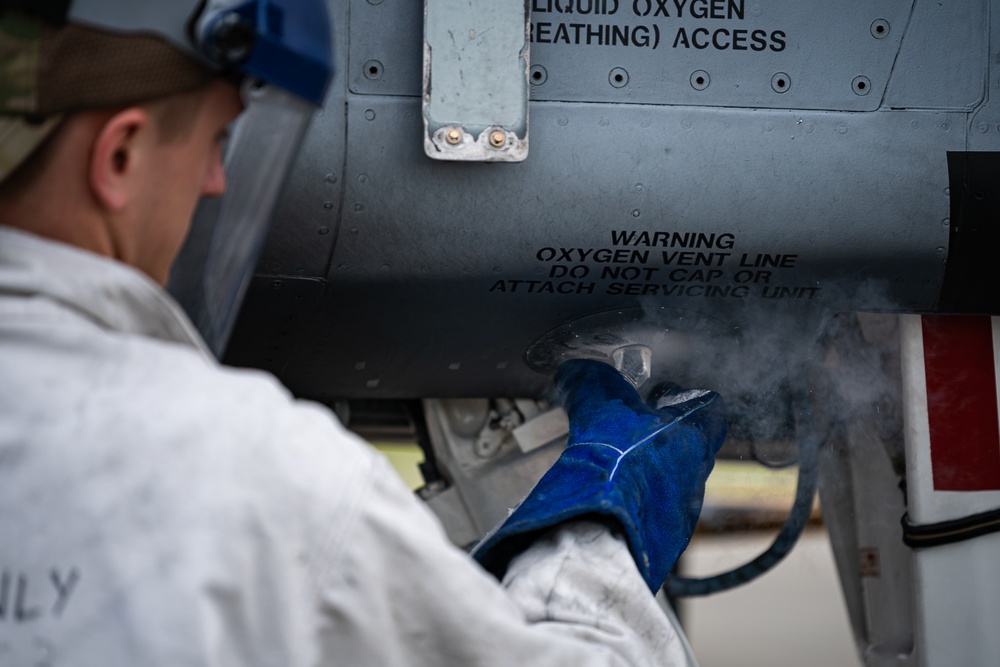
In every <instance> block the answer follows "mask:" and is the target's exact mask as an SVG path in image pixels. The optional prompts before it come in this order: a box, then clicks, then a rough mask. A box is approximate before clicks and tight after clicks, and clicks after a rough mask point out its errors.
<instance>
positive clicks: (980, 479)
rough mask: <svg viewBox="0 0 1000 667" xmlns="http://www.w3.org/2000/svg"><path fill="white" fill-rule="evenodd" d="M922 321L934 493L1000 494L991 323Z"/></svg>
mask: <svg viewBox="0 0 1000 667" xmlns="http://www.w3.org/2000/svg"><path fill="white" fill-rule="evenodd" d="M921 319H922V325H923V334H924V367H925V369H926V373H927V417H928V421H929V422H930V436H931V468H932V470H933V473H934V489H935V490H938V491H991V490H1000V424H998V419H997V385H996V375H995V372H994V364H993V328H992V325H991V323H990V318H989V317H968V316H946V315H944V316H938V315H934V316H927V315H925V316H924V317H922V318H921Z"/></svg>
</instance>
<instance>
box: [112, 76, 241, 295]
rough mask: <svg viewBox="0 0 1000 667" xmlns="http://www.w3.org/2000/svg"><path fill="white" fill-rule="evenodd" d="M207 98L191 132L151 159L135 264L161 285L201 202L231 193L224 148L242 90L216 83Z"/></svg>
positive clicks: (160, 147) (157, 148)
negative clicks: (226, 173)
mask: <svg viewBox="0 0 1000 667" xmlns="http://www.w3.org/2000/svg"><path fill="white" fill-rule="evenodd" d="M204 95H205V96H204V99H203V100H202V103H201V105H200V107H199V108H198V111H197V115H196V117H195V119H194V122H193V126H192V127H191V129H190V131H188V132H185V133H184V134H183V136H182V137H179V138H175V139H171V140H169V141H157V142H156V143H155V145H152V146H151V148H150V150H149V152H148V154H147V155H148V156H149V157H150V158H151V161H150V163H149V164H147V165H146V167H147V173H148V174H149V176H148V177H147V178H146V179H144V188H143V189H144V192H142V193H141V194H140V201H141V202H142V205H141V206H140V207H139V209H138V210H139V211H140V212H141V213H140V215H139V216H138V217H137V219H136V220H134V224H135V225H136V232H137V238H138V239H139V242H138V244H137V247H136V257H135V258H134V261H133V262H131V263H133V264H134V265H135V266H136V268H139V269H140V270H142V271H143V272H145V273H146V274H147V275H149V276H150V277H151V278H153V279H154V280H156V281H157V282H159V283H160V284H166V281H167V278H168V276H169V274H170V266H171V264H173V261H174V259H175V258H176V256H177V253H178V252H179V251H180V248H181V245H182V244H183V242H184V238H185V237H186V236H187V233H188V229H189V228H190V226H191V216H192V215H193V214H194V209H195V207H196V206H197V204H198V200H199V199H200V198H201V197H203V196H209V197H218V196H221V195H222V193H223V192H224V191H225V189H226V176H225V173H224V172H223V170H222V156H221V144H222V140H223V138H224V137H225V135H226V128H227V126H228V125H229V124H230V123H231V122H232V121H233V120H234V119H235V118H236V116H237V115H239V113H240V111H241V110H242V109H243V104H242V102H241V101H240V96H239V92H238V91H237V89H236V87H235V86H233V85H231V84H228V83H225V82H223V81H216V82H213V83H211V84H210V85H209V86H208V88H207V89H206V91H205V93H204Z"/></svg>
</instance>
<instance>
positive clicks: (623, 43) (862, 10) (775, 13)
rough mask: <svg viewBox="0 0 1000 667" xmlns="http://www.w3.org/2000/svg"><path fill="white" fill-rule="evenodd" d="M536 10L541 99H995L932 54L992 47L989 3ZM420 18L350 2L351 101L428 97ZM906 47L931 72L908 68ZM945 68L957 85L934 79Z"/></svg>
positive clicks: (655, 3)
mask: <svg viewBox="0 0 1000 667" xmlns="http://www.w3.org/2000/svg"><path fill="white" fill-rule="evenodd" d="M481 4H486V3H481ZM530 10H531V24H530V34H529V38H530V42H531V65H530V68H529V74H528V80H529V81H530V88H531V92H530V97H531V99H532V100H533V101H563V102H612V103H624V104H671V105H690V106H726V107H744V108H770V109H815V110H830V111H833V110H837V111H873V110H875V109H878V108H880V106H882V105H883V103H885V102H888V103H890V105H891V106H893V107H906V108H955V107H956V106H959V107H965V106H967V105H968V104H972V103H975V102H976V100H977V99H978V98H979V97H980V96H981V94H982V77H983V72H982V70H981V68H972V69H970V68H968V67H967V65H963V66H962V67H956V66H955V63H954V62H953V61H951V60H948V61H947V62H946V63H945V64H944V65H939V64H935V63H936V62H937V61H941V60H942V58H943V57H944V56H943V55H942V53H943V52H942V50H941V49H936V48H934V47H933V45H934V44H936V43H937V42H936V41H935V40H936V39H937V38H935V33H934V30H939V29H943V28H942V26H944V25H947V26H948V30H949V31H950V32H949V34H950V35H953V37H954V39H955V40H956V43H961V44H962V45H963V48H962V49H953V50H950V51H949V50H946V51H947V53H948V54H951V53H952V52H954V53H955V54H956V55H954V57H955V58H958V57H959V56H958V55H957V54H964V53H966V52H967V51H968V50H969V49H968V45H969V44H971V43H975V44H977V45H982V47H979V46H977V47H976V48H985V44H986V42H985V37H984V35H985V33H986V27H985V26H986V24H987V22H985V21H984V15H985V9H984V7H983V3H979V2H969V3H958V4H956V3H948V4H946V5H945V6H943V7H940V8H939V7H938V6H937V5H936V4H932V5H918V6H914V3H913V1H912V0H884V1H883V2H879V3H875V4H872V3H868V4H864V5H859V4H858V3H856V2H853V1H852V0H828V1H827V2H802V1H801V0H725V1H723V0H532V1H531V5H530ZM482 11H484V10H482V9H480V12H482ZM420 20H421V17H420V6H419V5H417V6H413V5H412V4H411V3H391V2H378V3H376V4H372V3H371V2H369V0H351V12H350V21H351V35H352V39H351V44H350V68H351V75H350V89H351V92H353V93H356V94H364V95H368V94H376V95H413V96H416V95H419V94H420V91H421V62H422V60H421V52H420V49H421V35H420V32H419V31H415V30H413V29H412V26H413V25H414V22H419V21H420ZM904 36H907V40H904ZM901 47H902V48H903V49H904V50H906V51H907V58H906V62H908V63H913V66H915V67H917V66H918V67H919V69H917V70H908V71H906V72H902V73H901V72H900V71H899V70H898V68H896V67H895V66H896V65H897V64H898V63H899V62H902V61H900V60H898V58H899V56H900V53H901ZM947 57H948V58H951V57H952V56H951V55H948V56H947ZM371 61H375V62H377V63H378V65H377V66H376V69H375V70H374V72H373V71H370V70H368V69H365V64H366V63H369V62H371ZM939 70H940V71H941V72H942V73H944V72H947V73H948V74H949V76H937V75H935V76H934V78H933V80H932V81H930V80H929V79H928V73H930V72H938V71H939ZM901 77H902V79H904V80H901V81H896V89H895V90H892V89H888V90H887V88H888V84H889V81H890V79H892V80H893V81H895V80H896V79H899V78H901ZM887 95H889V97H887Z"/></svg>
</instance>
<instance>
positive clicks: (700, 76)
mask: <svg viewBox="0 0 1000 667" xmlns="http://www.w3.org/2000/svg"><path fill="white" fill-rule="evenodd" d="M711 81H712V79H711V77H710V76H708V72H706V71H705V70H703V69H699V70H695V71H694V72H692V73H691V87H692V88H694V89H695V90H705V89H706V88H708V84H709V83H711Z"/></svg>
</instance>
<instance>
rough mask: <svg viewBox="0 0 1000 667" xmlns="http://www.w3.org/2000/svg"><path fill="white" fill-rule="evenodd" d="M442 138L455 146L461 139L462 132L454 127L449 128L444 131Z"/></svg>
mask: <svg viewBox="0 0 1000 667" xmlns="http://www.w3.org/2000/svg"><path fill="white" fill-rule="evenodd" d="M444 140H445V141H447V142H448V143H449V144H451V145H452V146H457V145H458V144H459V143H460V142H461V141H462V133H461V132H459V131H458V130H456V129H455V128H451V129H450V130H448V131H447V132H446V133H445V135H444Z"/></svg>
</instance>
